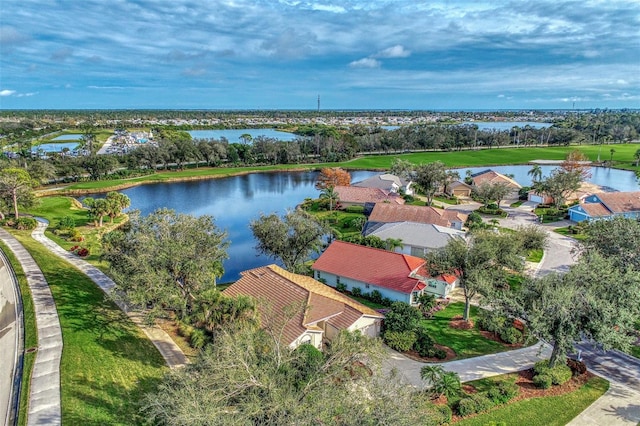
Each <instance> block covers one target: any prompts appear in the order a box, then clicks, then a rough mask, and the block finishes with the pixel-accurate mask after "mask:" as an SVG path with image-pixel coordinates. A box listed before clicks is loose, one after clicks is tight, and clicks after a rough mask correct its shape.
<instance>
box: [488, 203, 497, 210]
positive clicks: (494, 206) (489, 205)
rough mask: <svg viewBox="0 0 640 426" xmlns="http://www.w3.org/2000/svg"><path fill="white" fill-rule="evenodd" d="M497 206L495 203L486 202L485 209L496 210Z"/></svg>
mask: <svg viewBox="0 0 640 426" xmlns="http://www.w3.org/2000/svg"><path fill="white" fill-rule="evenodd" d="M499 208H500V207H498V205H497V204H496V203H491V204H487V210H498V209H499Z"/></svg>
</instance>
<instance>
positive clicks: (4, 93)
mask: <svg viewBox="0 0 640 426" xmlns="http://www.w3.org/2000/svg"><path fill="white" fill-rule="evenodd" d="M14 93H16V91H15V90H8V89H5V90H0V96H11V95H13V94H14Z"/></svg>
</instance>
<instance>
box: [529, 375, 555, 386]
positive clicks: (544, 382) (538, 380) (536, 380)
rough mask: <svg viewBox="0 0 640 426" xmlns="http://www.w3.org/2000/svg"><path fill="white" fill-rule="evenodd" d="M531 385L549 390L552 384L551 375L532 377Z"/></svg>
mask: <svg viewBox="0 0 640 426" xmlns="http://www.w3.org/2000/svg"><path fill="white" fill-rule="evenodd" d="M533 384H534V385H536V386H537V387H539V388H541V389H549V388H550V387H551V385H552V384H553V383H552V380H551V375H550V374H549V373H542V374H538V375H536V376H533Z"/></svg>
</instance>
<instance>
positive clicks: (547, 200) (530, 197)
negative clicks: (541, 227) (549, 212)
mask: <svg viewBox="0 0 640 426" xmlns="http://www.w3.org/2000/svg"><path fill="white" fill-rule="evenodd" d="M527 201H531V202H532V203H538V204H552V203H553V197H550V196H548V195H545V194H540V193H538V192H536V191H534V190H531V191H529V192H527Z"/></svg>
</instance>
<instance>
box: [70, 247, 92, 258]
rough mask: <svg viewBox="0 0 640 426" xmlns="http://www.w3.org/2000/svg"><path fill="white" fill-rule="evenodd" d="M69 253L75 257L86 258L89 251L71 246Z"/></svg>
mask: <svg viewBox="0 0 640 426" xmlns="http://www.w3.org/2000/svg"><path fill="white" fill-rule="evenodd" d="M69 251H70V252H72V253H74V254H75V255H76V256H80V257H87V256H89V249H88V248H85V247H80V246H73V247H71V248H70V249H69Z"/></svg>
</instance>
